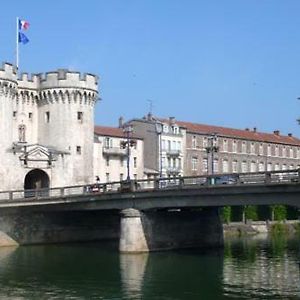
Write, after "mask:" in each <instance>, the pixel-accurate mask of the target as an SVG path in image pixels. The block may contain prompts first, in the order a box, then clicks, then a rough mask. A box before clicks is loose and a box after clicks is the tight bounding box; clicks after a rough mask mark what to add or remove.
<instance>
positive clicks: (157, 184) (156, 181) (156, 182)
mask: <svg viewBox="0 0 300 300" xmlns="http://www.w3.org/2000/svg"><path fill="white" fill-rule="evenodd" d="M154 189H155V190H158V189H159V179H154Z"/></svg>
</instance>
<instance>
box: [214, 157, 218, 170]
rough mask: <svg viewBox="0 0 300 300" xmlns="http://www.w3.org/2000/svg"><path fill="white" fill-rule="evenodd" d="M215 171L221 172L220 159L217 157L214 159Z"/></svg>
mask: <svg viewBox="0 0 300 300" xmlns="http://www.w3.org/2000/svg"><path fill="white" fill-rule="evenodd" d="M214 172H216V173H218V172H219V161H218V159H217V158H215V159H214Z"/></svg>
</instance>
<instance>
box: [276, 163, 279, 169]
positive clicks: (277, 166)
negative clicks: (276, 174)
mask: <svg viewBox="0 0 300 300" xmlns="http://www.w3.org/2000/svg"><path fill="white" fill-rule="evenodd" d="M275 171H279V163H277V164H275Z"/></svg>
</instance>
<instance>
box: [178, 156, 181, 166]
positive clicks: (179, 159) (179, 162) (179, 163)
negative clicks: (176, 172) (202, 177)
mask: <svg viewBox="0 0 300 300" xmlns="http://www.w3.org/2000/svg"><path fill="white" fill-rule="evenodd" d="M178 168H179V169H181V158H178Z"/></svg>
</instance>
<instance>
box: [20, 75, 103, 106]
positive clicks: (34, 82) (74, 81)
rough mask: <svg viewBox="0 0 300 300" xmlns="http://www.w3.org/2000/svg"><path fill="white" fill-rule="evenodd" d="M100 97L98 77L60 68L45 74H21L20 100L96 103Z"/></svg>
mask: <svg viewBox="0 0 300 300" xmlns="http://www.w3.org/2000/svg"><path fill="white" fill-rule="evenodd" d="M97 99H98V77H97V76H95V75H92V74H80V73H79V72H71V71H68V70H65V69H59V70H57V71H54V72H47V73H45V74H33V75H31V77H30V76H29V75H28V74H27V73H23V74H21V77H20V78H19V80H18V100H19V101H20V100H22V101H23V102H24V101H27V102H38V104H42V105H43V104H53V103H80V104H85V105H94V104H95V102H96V101H97Z"/></svg>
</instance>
